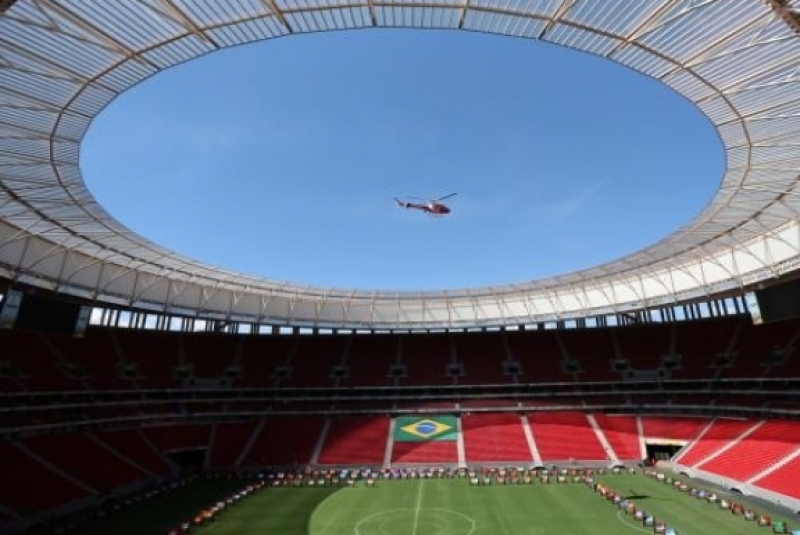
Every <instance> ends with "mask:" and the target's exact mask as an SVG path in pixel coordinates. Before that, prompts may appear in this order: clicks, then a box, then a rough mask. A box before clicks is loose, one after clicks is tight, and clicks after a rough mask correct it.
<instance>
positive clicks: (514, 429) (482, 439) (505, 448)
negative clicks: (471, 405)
mask: <svg viewBox="0 0 800 535" xmlns="http://www.w3.org/2000/svg"><path fill="white" fill-rule="evenodd" d="M461 428H462V430H463V436H464V449H465V453H466V459H467V462H468V463H471V462H503V461H505V462H508V461H524V462H527V463H530V462H531V461H532V460H533V457H532V455H531V450H530V447H529V446H528V442H527V440H526V438H525V433H524V431H523V427H522V422H521V421H520V417H519V416H518V415H517V414H514V413H501V414H466V415H464V416H462V418H461Z"/></svg>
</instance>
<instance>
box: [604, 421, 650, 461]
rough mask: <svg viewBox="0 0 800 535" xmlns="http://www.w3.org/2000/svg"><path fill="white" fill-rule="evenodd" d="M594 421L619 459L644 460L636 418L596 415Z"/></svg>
mask: <svg viewBox="0 0 800 535" xmlns="http://www.w3.org/2000/svg"><path fill="white" fill-rule="evenodd" d="M594 419H595V420H596V421H597V425H599V426H600V429H602V430H603V434H604V435H605V437H606V440H608V443H609V444H610V445H611V448H612V449H613V450H614V453H615V454H616V455H617V458H618V459H620V460H623V461H628V460H642V459H643V458H644V454H643V453H642V447H641V441H640V440H639V426H638V425H637V422H636V417H635V416H608V415H606V414H602V413H599V414H595V415H594Z"/></svg>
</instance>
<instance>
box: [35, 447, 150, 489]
mask: <svg viewBox="0 0 800 535" xmlns="http://www.w3.org/2000/svg"><path fill="white" fill-rule="evenodd" d="M21 442H22V444H24V446H25V448H27V449H29V450H30V451H32V452H34V453H35V454H36V455H38V456H39V457H41V458H42V459H44V460H45V461H47V462H48V463H50V464H52V465H53V466H55V467H57V468H58V469H60V470H62V471H64V472H66V473H67V474H69V475H70V476H72V477H74V478H75V479H77V480H79V481H81V482H83V483H84V484H86V485H87V486H88V487H90V488H92V489H94V490H95V491H97V492H110V491H112V490H114V489H116V488H118V487H123V486H125V485H130V484H132V483H136V482H141V481H145V480H147V479H150V476H149V475H148V474H146V473H144V472H142V471H141V470H138V469H137V468H135V467H134V466H133V465H132V464H131V463H129V462H127V461H126V460H124V459H123V458H122V457H121V455H120V454H119V453H118V452H115V450H112V449H110V448H109V447H107V446H104V445H103V443H102V442H98V441H95V440H94V439H93V437H92V436H91V435H89V434H83V433H62V434H58V435H38V436H34V437H29V438H26V439H23V440H22V441H21ZM65 452H71V454H70V455H65V454H64V453H65Z"/></svg>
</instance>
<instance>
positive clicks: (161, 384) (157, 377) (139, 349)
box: [112, 329, 188, 388]
mask: <svg viewBox="0 0 800 535" xmlns="http://www.w3.org/2000/svg"><path fill="white" fill-rule="evenodd" d="M112 337H113V339H114V340H115V342H114V343H115V344H116V346H117V347H118V348H119V351H120V353H121V354H122V355H123V360H124V361H125V362H126V363H128V365H129V366H130V368H128V370H126V371H127V372H128V374H129V375H130V376H132V377H133V378H134V379H135V380H136V384H137V385H138V386H139V387H140V388H177V387H179V386H181V382H180V380H179V378H178V373H177V372H178V369H179V368H180V365H181V361H180V355H181V351H180V347H181V342H180V340H181V338H182V336H181V335H176V334H172V333H159V332H154V333H147V336H145V335H144V334H143V333H142V332H140V331H126V330H124V329H119V330H116V331H113V332H112ZM186 375H187V376H188V374H186Z"/></svg>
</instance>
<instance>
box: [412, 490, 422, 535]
mask: <svg viewBox="0 0 800 535" xmlns="http://www.w3.org/2000/svg"><path fill="white" fill-rule="evenodd" d="M424 483H425V480H424V479H420V480H419V488H418V490H417V505H416V506H414V525H413V527H412V528H411V535H417V526H419V510H420V507H421V505H422V485H423V484H424Z"/></svg>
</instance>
